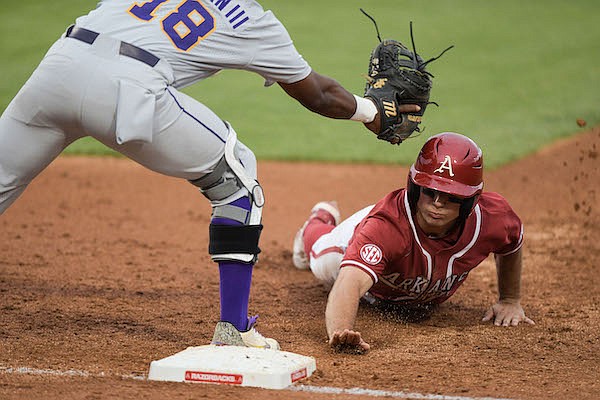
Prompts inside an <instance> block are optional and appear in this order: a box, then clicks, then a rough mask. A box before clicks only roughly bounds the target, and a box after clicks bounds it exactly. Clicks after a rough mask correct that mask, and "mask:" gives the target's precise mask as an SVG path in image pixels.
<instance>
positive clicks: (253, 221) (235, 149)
mask: <svg viewBox="0 0 600 400" xmlns="http://www.w3.org/2000/svg"><path fill="white" fill-rule="evenodd" d="M227 127H228V129H229V135H228V136H227V141H226V143H225V155H224V156H223V158H222V159H221V160H220V161H219V162H218V163H217V165H216V167H215V169H214V170H213V171H212V172H211V173H210V174H208V175H205V176H203V177H202V178H200V179H197V180H195V181H191V183H192V184H193V185H195V186H198V187H199V188H200V191H201V192H202V194H203V195H204V196H205V197H207V198H208V199H209V200H210V201H211V203H212V205H213V214H212V220H211V224H210V228H209V233H210V242H209V253H210V254H211V256H212V259H213V260H214V261H241V262H243V263H250V264H252V263H254V262H256V259H257V257H258V253H260V248H259V247H258V242H259V238H260V233H261V230H262V225H261V219H262V207H263V205H264V203H265V201H264V195H263V191H262V188H261V186H260V184H259V183H258V181H257V180H256V179H255V178H254V177H253V176H251V175H250V174H249V173H248V171H247V169H248V170H250V171H252V170H255V165H256V159H255V158H254V155H253V154H252V152H251V151H250V150H249V149H248V148H246V147H245V146H243V145H242V144H241V143H238V142H237V135H236V133H235V131H234V130H233V128H232V127H231V126H230V125H229V124H227ZM242 153H245V154H244V155H245V157H242ZM240 159H244V162H245V163H246V164H253V165H247V166H246V167H244V165H242V163H241V162H240ZM246 198H247V199H249V201H244V199H246Z"/></svg>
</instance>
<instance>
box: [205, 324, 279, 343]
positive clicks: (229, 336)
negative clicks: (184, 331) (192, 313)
mask: <svg viewBox="0 0 600 400" xmlns="http://www.w3.org/2000/svg"><path fill="white" fill-rule="evenodd" d="M257 318H258V317H252V318H250V322H249V323H248V325H249V328H248V330H247V331H243V332H242V331H238V330H237V328H236V327H235V326H234V325H233V324H232V323H230V322H226V321H220V322H218V323H217V326H216V327H215V333H214V335H213V338H212V342H211V344H212V345H215V346H242V347H255V348H259V349H271V350H279V349H280V347H279V343H278V342H277V340H275V339H271V338H266V337H264V336H263V335H261V334H260V333H259V332H258V331H257V330H256V328H255V327H254V326H255V325H256V320H257Z"/></svg>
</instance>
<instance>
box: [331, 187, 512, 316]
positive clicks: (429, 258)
mask: <svg viewBox="0 0 600 400" xmlns="http://www.w3.org/2000/svg"><path fill="white" fill-rule="evenodd" d="M522 242H523V225H522V223H521V220H520V219H519V217H518V216H517V215H516V214H515V212H514V211H513V210H512V208H511V207H510V205H509V204H508V202H507V201H506V200H505V199H504V198H503V197H502V196H500V195H499V194H497V193H491V192H486V193H483V194H482V195H481V196H480V197H479V201H478V202H477V205H476V206H475V208H474V210H473V212H472V213H471V214H470V215H469V217H468V218H467V220H466V221H465V224H464V227H463V228H462V230H460V229H456V231H455V232H454V233H451V234H450V235H448V236H446V237H444V238H441V239H432V238H429V237H428V236H427V235H426V234H425V233H424V232H423V231H422V230H421V229H420V228H419V226H418V224H417V223H416V219H415V218H414V216H413V215H412V213H411V211H410V206H409V204H408V198H407V196H406V191H405V189H400V190H397V191H394V192H392V193H390V194H388V195H387V196H386V197H384V198H383V199H382V200H380V201H379V202H378V203H377V204H376V205H375V207H373V209H372V210H371V212H370V213H369V214H368V215H367V216H366V217H365V218H364V219H363V220H362V221H361V222H360V223H359V224H358V225H357V227H356V229H355V231H354V235H353V237H352V239H351V240H350V243H349V245H348V249H347V250H346V253H345V255H344V258H343V260H342V263H341V266H340V268H344V267H355V268H360V269H361V270H363V271H365V272H366V273H368V274H369V275H370V276H371V278H372V279H373V286H372V287H371V289H370V290H369V293H370V294H371V295H373V296H375V297H377V298H379V299H381V300H386V301H391V302H396V303H406V304H418V303H442V302H444V301H446V300H447V299H448V298H449V297H450V296H452V294H453V293H454V292H455V291H456V289H458V287H459V286H460V285H461V284H462V283H463V282H464V280H465V279H466V278H467V275H468V274H469V272H470V271H471V270H472V269H473V268H475V267H476V266H477V265H479V264H480V263H481V262H482V261H483V260H485V259H486V258H487V257H488V256H489V255H490V254H491V253H495V254H500V255H508V254H511V253H514V252H516V251H517V250H519V248H520V247H521V245H522Z"/></svg>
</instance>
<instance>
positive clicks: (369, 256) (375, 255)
mask: <svg viewBox="0 0 600 400" xmlns="http://www.w3.org/2000/svg"><path fill="white" fill-rule="evenodd" d="M382 257H383V254H382V253H381V249H380V248H379V247H377V245H374V244H365V245H364V246H363V247H362V248H361V249H360V258H362V259H363V261H364V262H366V263H367V264H371V265H375V264H379V262H380V261H381V258H382Z"/></svg>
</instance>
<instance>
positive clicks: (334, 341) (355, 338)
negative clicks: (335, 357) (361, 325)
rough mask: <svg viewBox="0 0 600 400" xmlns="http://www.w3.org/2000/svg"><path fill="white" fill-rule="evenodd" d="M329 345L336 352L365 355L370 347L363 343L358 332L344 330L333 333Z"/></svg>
mask: <svg viewBox="0 0 600 400" xmlns="http://www.w3.org/2000/svg"><path fill="white" fill-rule="evenodd" d="M329 345H330V346H331V347H332V348H333V349H334V350H335V351H338V352H349V353H358V354H362V353H366V352H367V351H369V349H370V348H371V346H370V345H369V344H368V343H367V342H365V341H364V340H363V338H362V336H361V335H360V332H356V331H351V330H349V329H344V330H343V331H341V332H339V331H336V332H333V335H332V336H331V339H329Z"/></svg>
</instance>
